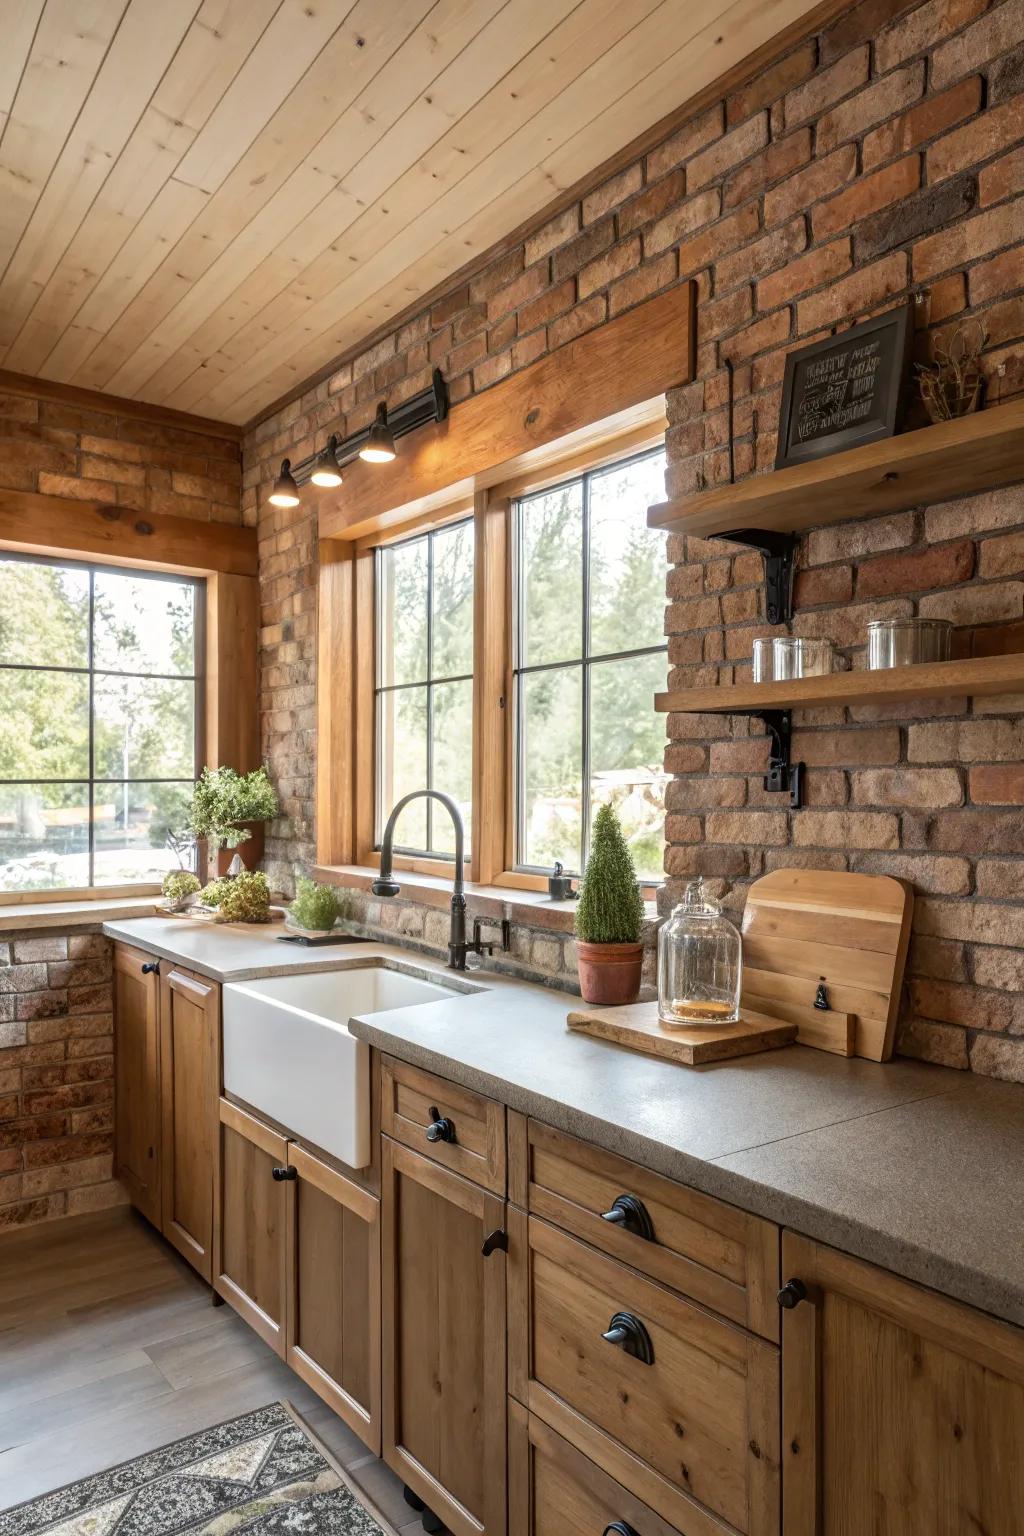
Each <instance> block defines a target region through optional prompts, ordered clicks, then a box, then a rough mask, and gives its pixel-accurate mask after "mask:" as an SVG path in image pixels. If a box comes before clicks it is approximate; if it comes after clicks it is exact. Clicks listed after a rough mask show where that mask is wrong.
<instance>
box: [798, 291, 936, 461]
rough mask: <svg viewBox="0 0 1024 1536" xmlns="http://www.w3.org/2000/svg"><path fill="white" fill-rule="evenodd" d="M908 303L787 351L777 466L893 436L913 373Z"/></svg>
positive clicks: (815, 457)
mask: <svg viewBox="0 0 1024 1536" xmlns="http://www.w3.org/2000/svg"><path fill="white" fill-rule="evenodd" d="M912 329H913V328H912V325H911V310H910V305H909V304H907V305H903V306H902V307H901V308H899V309H892V310H890V311H889V312H888V314H884V315H879V316H877V317H876V318H875V319H872V320H864V321H863V322H862V323H861V324H860V325H853V326H851V327H850V329H849V330H848V331H842V332H841V333H840V334H839V335H838V336H828V337H826V339H825V340H824V341H815V342H812V343H811V344H810V346H807V347H800V348H798V349H797V350H796V351H795V352H791V353H790V354H789V356H788V357H787V358H786V376H785V380H784V382H783V386H782V415H781V418H780V420H779V446H778V450H777V452H776V455H775V468H776V469H783V468H785V466H786V465H788V464H806V463H807V461H808V460H809V459H820V458H824V457H825V456H826V455H827V454H830V453H840V452H841V451H842V450H843V449H844V448H858V447H860V445H861V443H873V442H875V441H877V439H878V438H881V437H892V436H893V434H894V433H895V432H896V430H897V428H898V427H899V424H900V417H901V414H902V407H903V401H904V397H905V395H906V387H907V380H908V377H909V373H910V345H911V340H912Z"/></svg>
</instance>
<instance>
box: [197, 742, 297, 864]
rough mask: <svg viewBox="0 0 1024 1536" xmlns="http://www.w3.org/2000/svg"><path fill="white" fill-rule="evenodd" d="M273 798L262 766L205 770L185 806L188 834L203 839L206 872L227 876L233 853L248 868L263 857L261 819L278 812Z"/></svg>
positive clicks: (269, 783) (270, 817)
mask: <svg viewBox="0 0 1024 1536" xmlns="http://www.w3.org/2000/svg"><path fill="white" fill-rule="evenodd" d="M278 809H279V807H278V799H277V795H276V794H275V792H274V786H273V785H272V784H271V782H270V777H269V775H268V773H267V770H266V768H254V769H253V770H252V772H251V773H236V772H235V770H234V769H233V768H204V769H203V772H202V776H201V777H200V779H199V781H198V783H197V784H196V787H195V789H194V790H193V791H192V799H191V802H190V804H189V812H188V820H189V827H190V829H191V831H192V834H193V836H194V837H195V838H196V839H197V840H202V841H204V842H205V843H206V851H207V862H208V865H209V866H210V873H216V874H218V875H226V874H227V871H228V865H229V864H230V863H231V860H232V858H233V856H234V853H235V851H236V850H237V851H238V855H239V858H240V859H241V860H242V863H243V864H244V865H245V866H246V868H247V869H255V867H256V865H257V864H258V863H259V862H260V859H261V858H262V857H263V823H264V822H267V821H270V820H271V819H272V818H273V817H274V816H276V815H277V812H278Z"/></svg>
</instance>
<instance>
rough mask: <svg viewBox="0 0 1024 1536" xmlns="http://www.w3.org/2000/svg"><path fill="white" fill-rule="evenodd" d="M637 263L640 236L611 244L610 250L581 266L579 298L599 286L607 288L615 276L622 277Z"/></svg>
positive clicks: (638, 263) (638, 260)
mask: <svg viewBox="0 0 1024 1536" xmlns="http://www.w3.org/2000/svg"><path fill="white" fill-rule="evenodd" d="M639 265H640V236H639V235H634V236H633V238H632V239H630V240H623V241H622V242H621V243H620V244H619V245H614V246H612V248H611V250H610V251H606V252H605V254H604V255H603V256H599V257H598V258H597V260H596V261H592V262H590V263H589V265H588V266H585V267H584V268H583V270H582V272H581V273H580V275H579V279H578V281H579V295H580V298H581V299H586V298H589V296H590V295H591V294H592V293H596V291H597V290H598V289H599V288H607V286H608V284H609V283H611V282H614V280H615V279H616V278H617V277H623V276H624V275H625V274H626V273H627V272H631V271H632V270H633V269H634V268H635V267H638V266H639Z"/></svg>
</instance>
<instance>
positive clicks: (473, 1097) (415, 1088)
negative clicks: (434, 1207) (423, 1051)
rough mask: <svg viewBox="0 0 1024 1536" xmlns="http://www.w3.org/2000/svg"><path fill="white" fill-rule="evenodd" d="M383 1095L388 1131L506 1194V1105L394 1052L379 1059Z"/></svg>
mask: <svg viewBox="0 0 1024 1536" xmlns="http://www.w3.org/2000/svg"><path fill="white" fill-rule="evenodd" d="M380 1097H381V1111H380V1113H381V1129H382V1130H383V1131H384V1133H385V1135H387V1136H391V1137H392V1138H393V1139H394V1140H395V1141H400V1142H402V1143H403V1145H404V1146H407V1147H411V1148H412V1150H413V1151H414V1152H420V1153H422V1154H423V1156H424V1157H429V1158H431V1159H432V1160H433V1161H434V1162H435V1163H441V1164H443V1165H444V1167H446V1168H450V1169H451V1170H452V1172H453V1173H460V1174H461V1175H462V1177H463V1178H465V1179H472V1181H473V1183H474V1184H482V1185H483V1187H484V1188H485V1189H489V1190H491V1191H493V1193H494V1194H497V1195H504V1193H505V1107H504V1105H502V1104H497V1103H495V1101H494V1100H493V1099H485V1098H484V1097H483V1096H482V1095H481V1094H479V1093H473V1092H471V1090H470V1089H468V1088H460V1087H459V1086H458V1085H457V1084H456V1083H448V1082H446V1081H445V1080H444V1078H441V1077H434V1076H433V1074H432V1073H430V1072H422V1071H421V1070H420V1068H419V1067H410V1066H409V1065H408V1064H407V1063H406V1062H404V1061H396V1060H395V1059H394V1058H393V1057H391V1056H385V1057H383V1058H382V1060H381V1095H380ZM439 1122H440V1124H439Z"/></svg>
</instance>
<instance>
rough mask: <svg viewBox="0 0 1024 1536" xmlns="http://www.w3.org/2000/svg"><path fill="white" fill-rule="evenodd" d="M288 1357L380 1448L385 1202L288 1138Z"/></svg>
mask: <svg viewBox="0 0 1024 1536" xmlns="http://www.w3.org/2000/svg"><path fill="white" fill-rule="evenodd" d="M287 1162H288V1168H289V1171H290V1172H291V1173H292V1174H293V1175H294V1177H293V1179H292V1180H291V1181H290V1187H291V1190H292V1193H291V1196H290V1197H289V1211H288V1220H287V1228H286V1254H287V1266H286V1267H287V1280H286V1293H285V1359H286V1360H287V1362H288V1364H289V1365H290V1366H291V1368H292V1370H293V1371H295V1373H296V1374H297V1375H299V1376H301V1377H302V1379H303V1381H305V1382H306V1383H307V1385H309V1386H310V1387H312V1388H313V1390H314V1392H317V1393H319V1395H320V1396H321V1397H322V1398H323V1400H324V1402H326V1403H327V1404H328V1405H329V1406H330V1407H331V1408H333V1409H334V1412H335V1413H336V1414H338V1416H339V1418H342V1419H344V1420H345V1422H346V1424H348V1425H349V1426H350V1427H351V1428H352V1429H354V1430H355V1432H356V1434H358V1435H359V1436H360V1438H361V1439H362V1440H363V1441H364V1442H365V1443H366V1444H367V1445H368V1446H369V1447H370V1449H371V1450H372V1451H373V1452H374V1453H375V1454H377V1455H379V1454H380V1443H381V1442H380V1294H381V1293H380V1201H379V1200H377V1199H376V1198H375V1197H374V1196H373V1195H372V1194H370V1193H369V1191H368V1190H366V1189H363V1188H362V1187H361V1186H360V1185H358V1184H354V1183H353V1182H352V1180H351V1179H347V1178H345V1177H344V1175H343V1174H341V1173H339V1172H338V1171H337V1170H336V1169H334V1168H331V1167H329V1166H328V1165H327V1164H326V1163H324V1162H321V1160H320V1159H319V1158H317V1157H313V1156H312V1155H311V1154H310V1153H309V1152H307V1151H306V1150H305V1149H304V1148H303V1147H300V1146H296V1145H295V1144H294V1143H289V1146H288V1157H287Z"/></svg>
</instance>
